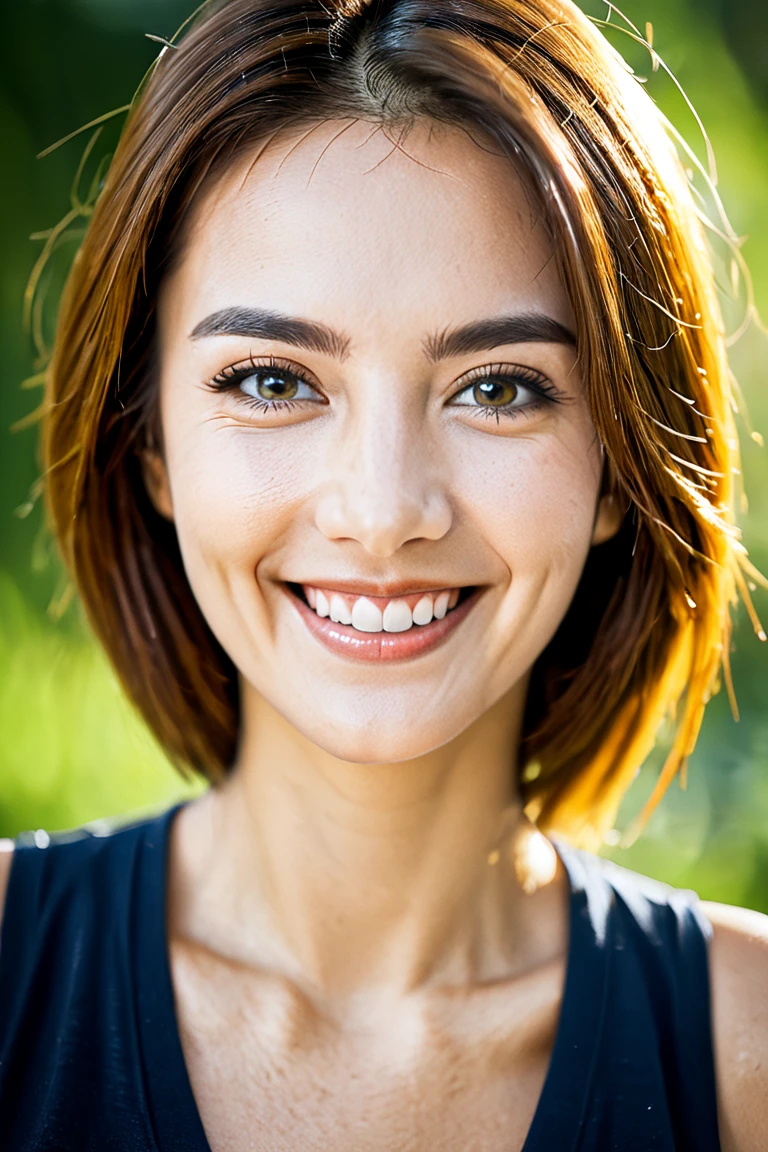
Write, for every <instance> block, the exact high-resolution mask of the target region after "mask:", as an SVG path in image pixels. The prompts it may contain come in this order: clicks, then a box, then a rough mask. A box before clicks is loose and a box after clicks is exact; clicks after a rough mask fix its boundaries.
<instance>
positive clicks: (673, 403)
mask: <svg viewBox="0 0 768 1152" xmlns="http://www.w3.org/2000/svg"><path fill="white" fill-rule="evenodd" d="M348 117H352V118H360V119H365V120H370V121H371V122H373V123H378V124H381V125H388V126H392V127H397V128H406V129H407V127H408V125H409V124H410V123H412V122H413V121H414V120H415V119H416V118H419V117H431V118H435V119H438V120H440V121H443V122H446V123H451V124H456V125H461V126H464V127H469V128H470V129H471V128H472V127H473V126H474V127H476V128H479V129H481V130H482V131H484V132H486V133H489V134H490V136H491V137H493V139H494V140H495V141H496V142H498V144H499V146H500V147H501V148H502V149H503V150H504V152H505V153H506V154H507V155H509V156H510V157H511V158H512V159H513V160H514V162H515V163H516V165H517V167H518V169H519V170H520V171H521V172H522V173H523V174H524V176H525V178H526V179H527V182H528V185H529V186H530V188H531V190H532V193H533V195H535V197H536V198H537V200H538V202H539V204H540V209H541V213H542V217H543V219H544V220H545V222H546V225H547V227H548V229H549V232H550V235H551V238H552V242H553V245H554V249H555V256H556V259H557V261H558V264H559V270H560V275H561V277H562V280H563V284H564V286H565V288H566V290H567V293H568V295H569V297H570V300H571V303H572V306H573V310H574V313H575V317H576V325H577V334H578V355H579V361H580V367H581V372H582V377H583V381H584V387H585V389H586V394H587V397H588V401H589V405H590V408H591V412H592V417H593V420H594V424H595V428H596V430H597V434H598V435H599V437H600V440H601V442H602V445H603V447H604V451H605V460H606V476H607V479H606V483H607V484H608V485H609V487H610V490H611V491H612V492H613V494H614V496H615V498H616V499H618V500H620V501H621V502H622V506H623V507H624V508H626V515H625V518H624V523H623V526H622V528H621V529H620V531H619V533H618V535H617V536H615V537H614V538H613V539H612V540H610V541H608V542H606V543H604V544H601V545H598V546H596V547H594V548H593V549H592V551H591V553H590V555H589V558H588V560H587V563H586V567H585V570H584V573H583V577H582V579H581V582H580V584H579V587H578V589H577V592H576V594H575V597H574V600H573V602H572V604H571V607H570V609H569V611H568V613H567V614H566V616H565V618H564V620H563V621H562V624H561V626H560V628H559V630H558V632H557V633H556V635H555V637H554V639H553V640H552V641H551V643H550V644H549V645H548V646H547V648H546V649H545V651H544V652H543V653H542V655H541V656H540V657H539V659H538V660H537V662H536V664H535V666H534V669H533V672H532V677H531V682H530V689H529V698H528V702H527V709H526V715H525V720H524V729H523V737H522V745H521V755H520V760H519V768H518V772H519V781H518V783H519V786H520V789H521V791H522V795H523V797H524V799H525V801H526V802H527V805H528V811H529V813H530V814H531V815H532V817H533V818H534V819H536V820H538V822H539V824H540V826H542V827H543V828H545V829H546V830H550V831H557V832H560V833H561V834H563V835H566V836H568V837H570V838H571V839H573V840H575V841H579V842H581V843H584V844H588V845H594V844H596V843H598V842H599V841H600V839H601V837H602V834H603V833H604V831H605V830H606V829H607V828H608V827H610V826H611V824H612V822H613V821H614V819H615V815H616V811H617V808H618V805H619V802H620V800H621V798H622V796H623V794H624V792H625V790H626V788H627V787H628V785H629V783H630V782H631V780H632V779H633V777H634V776H635V774H636V773H637V771H638V769H639V766H640V765H641V763H642V762H643V760H644V759H645V757H646V755H647V754H648V752H649V750H650V749H651V747H652V745H653V743H654V740H655V737H656V733H657V729H658V727H659V724H660V722H661V721H662V720H663V719H664V718H665V717H668V716H669V715H670V714H673V715H676V721H675V722H676V727H675V735H674V739H673V743H672V747H671V751H670V753H669V755H668V758H667V761H666V764H665V766H664V768H663V770H662V773H661V776H660V778H659V781H658V784H657V787H656V790H655V792H654V795H653V797H652V798H651V801H650V802H649V805H648V806H647V809H646V810H647V811H649V810H650V808H651V807H652V806H653V804H655V803H656V801H657V800H658V797H659V796H660V795H661V793H662V792H663V789H664V788H665V787H666V785H667V783H668V782H669V780H670V779H671V778H672V777H673V776H674V774H675V773H676V772H677V771H678V770H680V769H681V767H682V766H684V764H685V759H686V757H687V756H688V754H689V753H690V752H691V750H692V748H693V746H694V742H695V740H696V736H697V734H698V731H699V727H700V724H701V719H702V713H703V709H704V706H705V703H706V701H707V700H708V698H709V696H710V695H711V693H712V692H713V691H714V690H716V689H717V688H718V687H719V682H720V670H721V668H722V667H723V666H725V669H726V674H727V660H728V648H729V635H730V611H729V606H730V604H731V603H732V602H733V601H734V600H735V597H736V591H737V588H741V590H742V592H743V593H744V595H745V596H746V597H747V598H748V593H746V590H745V588H744V578H743V573H742V568H743V567H744V566H746V565H747V561H746V559H745V555H744V549H743V547H742V546H741V544H740V543H739V538H738V531H737V529H736V528H735V525H734V519H733V513H732V473H733V471H734V467H735V465H736V463H737V459H736V453H737V441H736V433H735V429H734V425H733V418H732V414H731V398H730V383H729V372H728V366H727V362H726V353H725V340H724V333H723V325H722V320H721V318H720V312H719V307H718V301H717V298H716V293H715V287H714V277H713V272H712V267H711V261H710V258H709V256H708V253H707V248H706V245H705V242H704V234H703V229H702V225H701V222H700V218H699V208H698V206H697V204H696V203H695V201H694V197H693V195H692V192H691V189H690V187H689V183H688V180H687V177H686V175H685V172H684V170H683V166H682V164H681V162H680V160H679V158H678V155H677V152H676V149H675V146H674V144H673V142H672V140H671V138H670V135H669V134H668V132H667V131H666V129H665V125H664V121H663V118H662V116H661V114H660V113H659V111H658V110H657V109H656V107H655V105H654V104H653V102H652V101H651V99H650V98H649V97H648V96H647V94H646V93H645V92H644V90H643V89H642V87H641V85H639V84H638V83H637V81H636V80H635V79H634V77H633V76H632V75H631V74H630V71H629V70H628V69H627V67H626V66H625V65H624V64H623V62H622V60H621V58H620V57H619V56H618V54H617V53H616V52H615V51H614V50H613V49H612V48H611V46H610V45H609V44H608V42H607V41H606V40H605V39H604V37H603V36H602V34H601V33H600V32H599V31H598V30H597V28H596V27H595V26H594V24H593V23H592V22H590V21H589V20H588V19H587V18H586V16H585V15H584V14H583V13H582V12H581V11H580V10H579V9H578V8H577V7H576V6H575V5H574V4H573V3H571V2H570V0H372V2H368V3H365V2H358V0H352V2H347V3H344V2H337V3H333V2H332V0H224V2H215V0H214V2H212V3H208V4H204V5H203V7H202V8H201V9H200V10H199V11H198V13H197V14H196V16H195V17H194V19H193V20H192V21H191V22H190V23H189V24H188V26H187V27H186V28H185V29H184V30H183V34H182V35H181V36H180V37H178V38H176V39H175V40H174V42H173V43H172V44H169V45H168V47H167V48H166V49H165V50H164V51H163V52H162V53H161V55H160V57H159V59H158V60H157V62H156V64H155V66H154V68H153V69H152V71H151V73H150V75H149V76H148V77H147V78H146V79H145V82H144V83H143V85H142V87H141V89H140V90H139V92H138V94H137V96H136V97H135V99H134V101H133V104H132V106H131V108H130V111H129V114H128V117H127V121H126V124H125V127H124V130H123V132H122V135H121V138H120V142H119V145H118V147H117V150H116V152H115V155H114V158H113V159H112V162H111V164H110V166H109V169H108V172H107V173H106V176H105V178H104V180H103V186H102V187H101V189H100V191H99V193H98V197H97V199H96V201H95V205H94V208H93V213H92V219H91V221H90V225H89V227H88V230H87V233H86V236H85V239H84V241H83V243H82V246H81V248H80V250H79V252H78V254H77V256H76V258H75V262H74V265H73V267H72V270H71V273H70V275H69V279H68V282H67V285H66V288H65V291H64V294H63V298H62V301H61V305H60V310H59V318H58V328H57V335H56V340H55V346H54V350H53V355H52V358H51V362H50V366H49V369H48V371H47V374H46V395H45V401H44V406H43V454H44V477H45V491H46V498H47V507H48V511H49V516H50V519H51V522H52V525H53V529H54V531H55V534H56V536H57V538H58V541H59V544H60V547H61V550H62V553H63V556H64V559H65V562H66V564H67V566H68V568H69V571H70V572H71V575H72V577H73V581H74V585H75V587H76V589H77V590H78V592H79V595H80V597H81V599H82V603H83V604H84V606H85V610H86V612H87V615H88V617H89V620H90V622H91V625H92V626H93V629H94V630H95V632H96V635H97V636H98V638H99V640H100V641H101V643H102V644H103V645H104V647H105V649H106V651H107V653H108V655H109V657H110V659H111V661H112V663H113V664H114V666H115V668H116V669H117V672H118V674H119V676H120V679H121V681H122V683H123V686H124V688H125V690H126V692H127V694H128V696H129V697H130V698H131V700H132V701H133V702H134V704H135V705H136V706H137V708H138V709H139V711H140V713H141V714H142V715H143V717H144V719H145V721H146V722H147V724H148V725H149V727H150V728H151V729H152V731H153V732H154V734H155V736H156V737H157V739H158V740H159V741H160V743H161V745H162V746H163V747H164V748H165V750H166V751H167V753H168V754H169V756H170V757H171V759H172V761H173V762H174V763H175V764H176V765H177V766H178V767H179V768H180V770H182V772H184V773H188V771H189V770H190V769H191V770H192V771H194V772H197V773H202V774H203V775H204V776H205V777H207V778H208V779H209V780H211V781H213V782H215V781H217V780H219V779H221V778H222V777H223V775H224V774H225V773H226V772H227V771H228V769H229V767H230V766H231V764H232V762H233V759H234V756H235V751H236V744H237V739H238V727H239V701H238V680H237V670H236V669H235V667H234V666H233V664H232V661H231V660H230V658H229V657H228V656H227V654H226V653H225V652H224V651H223V650H222V648H221V646H220V645H219V643H218V642H217V640H216V639H215V638H214V636H213V634H212V632H211V630H210V629H209V627H208V625H207V623H206V621H205V619H204V617H203V615H202V613H201V611H200V608H199V607H198V605H197V603H196V601H195V598H194V596H193V594H192V592H191V589H190V586H189V583H188V581H187V578H186V575H185V572H184V566H183V564H182V560H181V555H180V551H179V546H178V542H177V539H176V534H175V530H174V527H173V525H172V524H169V523H168V522H167V521H166V520H164V519H163V518H162V517H161V516H160V515H159V514H158V513H157V512H156V511H155V509H154V508H153V506H152V504H151V502H150V500H149V498H148V495H147V492H146V490H145V487H144V483H143V479H142V469H141V456H140V454H141V452H142V450H144V449H146V448H147V447H151V446H152V445H153V444H154V445H161V436H160V433H159V430H158V418H157V411H158V405H157V383H156V373H155V371H154V333H155V303H156V299H157V294H158V287H159V285H160V282H161V280H162V277H163V275H164V272H165V271H167V269H168V267H169V261H170V260H171V259H172V255H173V251H174V244H175V242H176V241H177V239H178V237H179V234H180V229H181V227H182V224H183V222H184V220H185V216H186V214H187V212H188V209H189V206H190V204H191V202H192V200H193V199H194V197H195V195H196V194H197V193H198V191H199V190H200V189H201V187H202V186H203V184H204V183H206V182H207V181H209V180H211V179H215V177H216V174H217V172H219V171H221V170H222V169H223V168H224V167H225V166H226V165H227V164H230V163H231V162H232V160H233V158H234V157H235V156H236V155H237V154H239V153H242V152H243V150H255V149H257V148H258V146H259V145H260V144H261V143H264V142H266V141H267V140H268V139H269V138H271V137H272V136H274V134H275V133H277V132H279V131H281V130H284V129H293V128H299V127H302V126H311V125H312V124H314V123H317V122H319V121H321V120H327V119H330V118H337V119H343V118H348ZM675 710H677V711H676V713H675Z"/></svg>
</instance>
